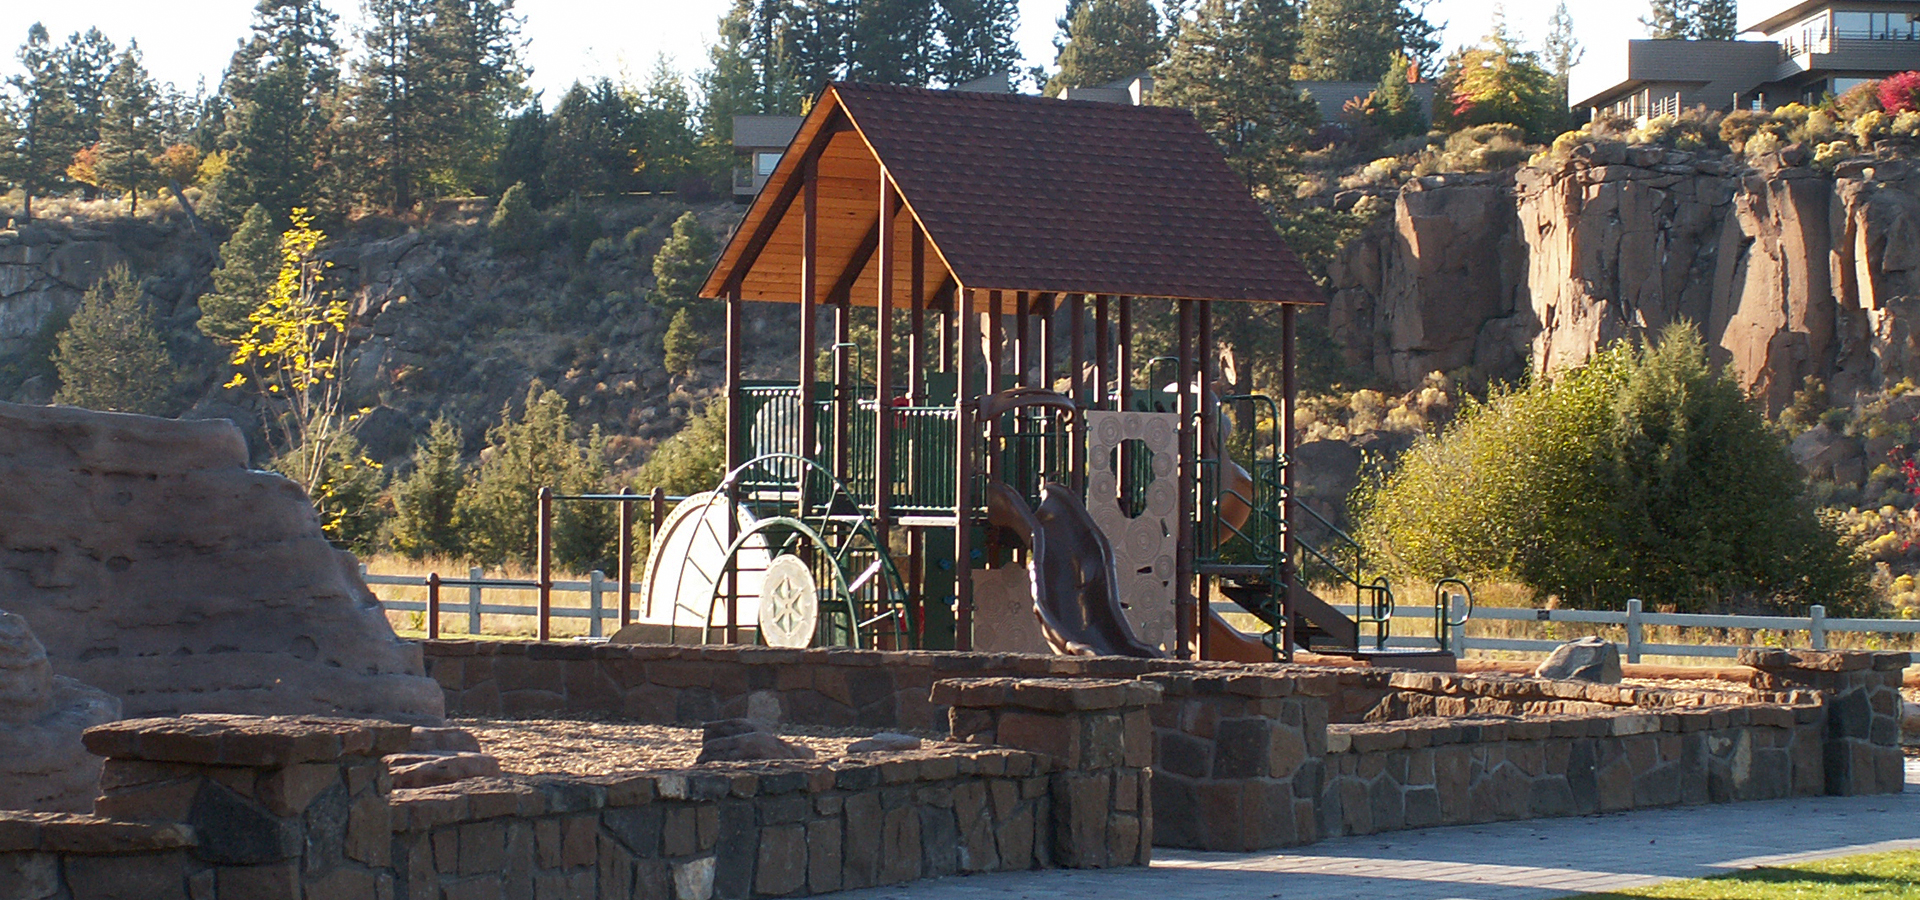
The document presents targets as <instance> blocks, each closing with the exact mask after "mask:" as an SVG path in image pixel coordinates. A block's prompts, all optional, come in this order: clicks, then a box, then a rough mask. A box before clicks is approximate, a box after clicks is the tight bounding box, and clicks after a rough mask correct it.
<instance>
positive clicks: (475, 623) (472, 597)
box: [467, 566, 487, 637]
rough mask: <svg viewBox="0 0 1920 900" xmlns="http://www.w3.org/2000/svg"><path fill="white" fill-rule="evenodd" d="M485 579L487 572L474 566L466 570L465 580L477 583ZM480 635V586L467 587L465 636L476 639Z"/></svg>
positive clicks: (471, 585)
mask: <svg viewBox="0 0 1920 900" xmlns="http://www.w3.org/2000/svg"><path fill="white" fill-rule="evenodd" d="M485 577H487V570H486V569H482V568H480V567H479V566H474V567H472V568H470V569H468V570H467V580H469V581H479V580H480V579H482V578H485ZM479 634H480V586H479V585H477V584H469V585H467V635H468V636H469V637H478V636H479Z"/></svg>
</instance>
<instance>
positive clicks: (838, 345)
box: [833, 295, 859, 484]
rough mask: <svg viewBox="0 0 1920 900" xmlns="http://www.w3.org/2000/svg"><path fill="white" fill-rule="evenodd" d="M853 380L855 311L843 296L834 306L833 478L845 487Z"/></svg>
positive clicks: (854, 396)
mask: <svg viewBox="0 0 1920 900" xmlns="http://www.w3.org/2000/svg"><path fill="white" fill-rule="evenodd" d="M853 379H854V374H853V310H852V309H851V305H850V303H849V301H848V298H847V297H846V296H845V295H841V297H840V298H839V299H838V300H836V301H834V304H833V477H835V478H838V479H840V481H841V483H843V484H844V483H845V482H846V481H847V476H848V475H850V474H852V467H851V465H850V462H851V461H852V459H853V455H852V450H853V448H852V447H850V446H848V445H849V444H851V443H852V441H851V440H850V438H851V436H852V433H853V407H854V403H855V401H856V400H857V398H858V396H859V394H858V392H856V391H855V390H854V384H853Z"/></svg>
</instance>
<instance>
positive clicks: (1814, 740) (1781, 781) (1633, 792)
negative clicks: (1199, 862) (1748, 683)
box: [1319, 704, 1827, 835]
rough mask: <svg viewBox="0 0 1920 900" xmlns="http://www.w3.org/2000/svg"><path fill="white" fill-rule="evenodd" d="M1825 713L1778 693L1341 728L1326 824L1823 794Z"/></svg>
mask: <svg viewBox="0 0 1920 900" xmlns="http://www.w3.org/2000/svg"><path fill="white" fill-rule="evenodd" d="M1825 716H1826V711H1825V709H1824V708H1823V707H1822V706H1820V705H1818V704H1808V705H1799V706H1788V705H1773V704H1767V705H1747V706H1732V707H1728V706H1710V707H1699V708H1692V709H1666V710H1610V711H1608V712H1605V713H1599V714H1572V715H1548V716H1538V717H1531V718H1526V719H1511V718H1475V717H1462V718H1418V719H1410V720H1406V721H1401V722H1393V723H1381V724H1363V725H1333V726H1331V727H1329V728H1328V729H1327V755H1326V773H1327V778H1326V782H1325V785H1324V788H1323V791H1322V794H1321V796H1320V803H1319V813H1320V827H1321V833H1322V834H1325V835H1341V834H1372V833H1374V832H1379V831H1391V830H1396V829H1401V828H1425V827H1429V826H1433V825H1460V824H1467V823H1474V822H1493V821H1502V820H1510V819H1530V818H1541V817H1549V816H1572V815H1587V814H1590V813H1596V812H1618V811H1621V810H1628V809H1639V808H1644V807H1655V806H1674V805H1679V804H1692V803H1723V802H1727V801H1732V800H1771V799H1777V798H1781V797H1789V796H1808V795H1817V794H1822V793H1826V792H1827V790H1826V789H1827V785H1826V781H1825V773H1824V768H1823V767H1824V763H1823V756H1822V746H1823V730H1824V729H1823V727H1822V722H1823V720H1824V718H1825Z"/></svg>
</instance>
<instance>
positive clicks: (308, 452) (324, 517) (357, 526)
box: [268, 434, 388, 553]
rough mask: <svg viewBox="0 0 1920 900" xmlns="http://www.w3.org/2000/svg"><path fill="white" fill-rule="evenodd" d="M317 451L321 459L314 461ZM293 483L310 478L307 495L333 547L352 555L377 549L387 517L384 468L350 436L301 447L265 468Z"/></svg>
mask: <svg viewBox="0 0 1920 900" xmlns="http://www.w3.org/2000/svg"><path fill="white" fill-rule="evenodd" d="M316 453H318V454H319V455H320V458H319V459H318V460H315V459H313V456H314V454H316ZM268 466H269V467H270V468H272V469H273V470H274V471H275V472H279V473H280V474H282V475H285V476H286V477H287V478H289V479H291V480H293V481H294V482H296V483H304V481H305V479H308V478H312V479H313V488H312V489H311V490H310V491H309V492H308V493H309V497H310V499H312V501H313V509H314V512H315V513H316V514H317V515H318V516H319V517H320V530H321V532H322V533H324V534H326V536H327V540H328V541H331V542H332V543H333V545H334V546H336V547H339V548H341V549H343V550H351V551H353V552H355V553H369V552H372V551H373V550H374V549H376V547H375V544H374V540H375V538H376V537H377V536H378V535H379V534H380V526H381V525H383V524H385V523H386V521H387V517H388V510H387V508H386V507H385V506H384V505H383V504H382V503H381V502H380V491H381V489H382V488H384V487H386V483H387V474H386V470H385V469H383V468H382V467H381V465H380V464H379V463H377V462H374V461H373V460H371V459H368V458H367V455H366V454H365V453H364V452H362V451H361V449H360V442H359V440H357V439H355V438H354V436H353V435H351V434H343V435H340V436H339V437H337V438H335V439H333V440H329V441H323V442H309V443H305V444H301V445H300V446H299V447H296V448H294V449H293V450H290V451H288V452H286V453H284V454H281V455H280V456H278V457H276V458H274V460H273V461H272V462H271V463H269V464H268Z"/></svg>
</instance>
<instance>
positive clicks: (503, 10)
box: [428, 0, 527, 191]
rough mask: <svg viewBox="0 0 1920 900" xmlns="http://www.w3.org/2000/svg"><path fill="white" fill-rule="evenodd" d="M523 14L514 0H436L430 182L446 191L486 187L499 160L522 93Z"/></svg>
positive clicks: (434, 10) (431, 55)
mask: <svg viewBox="0 0 1920 900" xmlns="http://www.w3.org/2000/svg"><path fill="white" fill-rule="evenodd" d="M520 24H521V20H520V18H519V17H518V16H515V15H514V14H513V0H436V2H435V3H434V4H433V28H432V30H431V31H430V32H429V35H430V37H431V42H430V47H431V51H432V52H431V54H430V57H429V64H430V66H431V68H430V74H431V78H432V80H433V81H434V82H435V84H434V90H433V94H434V95H435V97H436V99H437V100H438V101H439V103H440V104H442V106H441V108H440V109H438V110H433V111H431V112H433V113H434V115H433V116H432V117H431V119H430V120H429V122H430V126H431V127H430V128H429V129H428V130H429V133H431V134H432V135H433V136H434V137H435V139H436V140H437V142H438V143H437V144H436V145H435V146H434V147H433V150H434V152H431V153H430V154H429V157H428V158H429V161H430V162H431V172H432V176H433V180H434V182H435V183H436V184H437V185H438V186H440V187H442V188H444V189H446V190H450V191H470V190H474V189H476V188H484V187H485V186H487V185H488V184H489V182H488V180H487V179H488V177H489V176H490V175H491V174H492V173H493V170H494V166H495V165H496V162H497V160H498V154H499V150H500V143H501V140H502V138H503V137H504V125H503V123H504V121H505V118H506V112H507V110H509V109H513V108H515V107H517V106H519V105H520V104H521V103H522V102H524V101H525V99H526V78H527V70H526V67H525V66H524V65H522V64H521V62H520V47H521V40H520Z"/></svg>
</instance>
